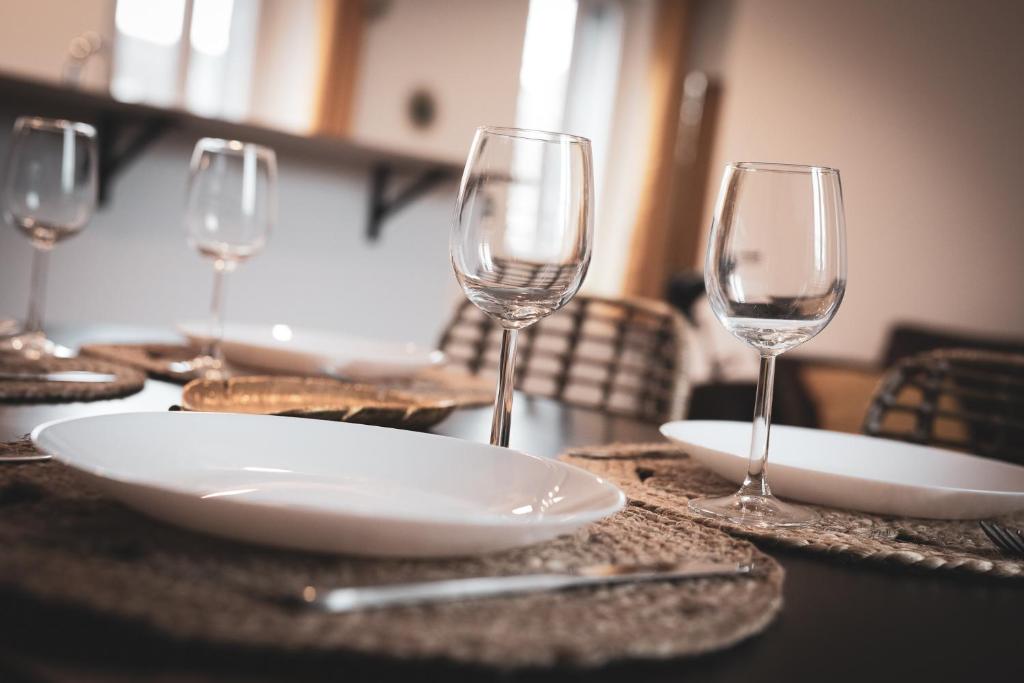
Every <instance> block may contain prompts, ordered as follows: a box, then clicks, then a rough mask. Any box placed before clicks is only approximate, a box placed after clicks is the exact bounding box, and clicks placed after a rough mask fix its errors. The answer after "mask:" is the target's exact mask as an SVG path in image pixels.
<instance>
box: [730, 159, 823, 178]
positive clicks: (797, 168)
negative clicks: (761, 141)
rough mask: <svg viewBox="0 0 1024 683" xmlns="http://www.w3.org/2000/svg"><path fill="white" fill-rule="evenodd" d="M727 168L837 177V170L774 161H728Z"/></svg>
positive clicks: (813, 165)
mask: <svg viewBox="0 0 1024 683" xmlns="http://www.w3.org/2000/svg"><path fill="white" fill-rule="evenodd" d="M726 167H727V168H731V169H734V170H737V171H754V172H758V171H761V172H765V173H823V174H827V175H839V169H838V168H833V167H831V166H819V165H817V164H784V163H780V162H776V161H730V162H729V163H728V164H726Z"/></svg>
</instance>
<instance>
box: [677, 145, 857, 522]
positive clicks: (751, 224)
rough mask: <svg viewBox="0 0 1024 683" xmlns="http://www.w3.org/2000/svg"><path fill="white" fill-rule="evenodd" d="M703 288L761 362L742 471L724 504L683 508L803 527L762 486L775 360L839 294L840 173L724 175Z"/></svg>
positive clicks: (746, 166)
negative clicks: (747, 457)
mask: <svg viewBox="0 0 1024 683" xmlns="http://www.w3.org/2000/svg"><path fill="white" fill-rule="evenodd" d="M704 281H705V286H706V288H707V293H708V300H709V302H710V304H711V308H712V310H713V311H714V313H715V316H716V317H717V318H718V320H719V322H721V323H722V325H723V326H724V327H725V328H726V329H727V330H728V331H729V332H730V333H731V334H732V335H733V336H735V337H736V338H737V339H739V340H741V341H743V342H744V343H746V344H748V345H750V346H752V347H753V348H755V349H757V351H758V352H759V354H760V355H761V367H760V373H759V376H758V386H757V397H756V399H755V406H754V424H753V431H752V437H751V450H750V462H749V466H748V471H747V476H746V479H745V481H744V483H743V485H742V486H741V487H740V490H739V491H738V492H737V493H736V494H734V495H731V496H725V497H722V498H714V499H701V500H695V501H691V502H690V508H691V509H692V510H694V511H695V512H698V513H701V514H704V515H708V516H712V517H718V518H725V519H728V520H729V521H732V522H735V523H738V524H744V525H754V526H795V525H800V524H806V523H808V522H810V521H813V519H814V518H815V517H816V514H815V513H814V512H813V511H811V510H809V509H805V508H802V507H799V506H795V505H790V504H788V503H783V502H782V501H780V500H778V499H776V498H775V497H774V496H773V495H772V494H771V489H770V487H769V486H768V475H767V469H766V465H767V456H768V443H769V438H768V436H769V427H770V423H771V400H772V390H773V384H774V373H775V358H776V356H778V355H779V354H781V353H783V352H785V351H787V350H789V349H792V348H794V347H796V346H799V345H800V344H803V343H804V342H806V341H808V340H810V339H811V338H813V337H814V336H816V335H817V334H818V333H820V332H821V331H822V330H823V329H825V327H826V326H827V325H828V323H829V322H830V321H831V320H832V318H833V317H834V316H835V314H836V311H837V310H838V309H839V305H840V304H841V303H842V300H843V295H844V293H845V291H846V224H845V217H844V213H843V193H842V184H841V181H840V178H839V172H838V171H837V170H835V169H832V168H827V167H824V166H799V165H793V164H775V163H750V162H744V163H734V164H729V165H727V166H726V169H725V173H724V175H723V178H722V185H721V188H720V190H719V195H718V202H717V204H716V207H715V215H714V221H713V223H712V227H711V236H710V239H709V242H708V252H707V260H706V262H705V268H704Z"/></svg>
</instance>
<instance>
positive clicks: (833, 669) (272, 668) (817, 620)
mask: <svg viewBox="0 0 1024 683" xmlns="http://www.w3.org/2000/svg"><path fill="white" fill-rule="evenodd" d="M88 332H89V331H87V330H83V331H82V333H83V334H82V335H73V336H71V338H69V337H68V336H65V337H64V338H63V339H60V341H64V342H65V343H77V342H78V341H80V338H81V336H83V335H84V337H85V338H90V337H91V338H96V337H97V336H100V337H106V338H108V339H109V338H111V337H112V336H116V332H117V331H116V330H110V329H108V330H105V332H106V334H102V335H97V334H96V330H93V331H91V333H88ZM124 338H125V337H123V336H122V337H121V338H120V340H121V341H123V340H124ZM179 396H180V387H177V386H175V385H172V384H167V383H164V382H157V381H153V380H150V381H148V382H147V384H146V387H145V389H144V390H143V391H142V392H141V393H139V394H136V395H134V396H131V397H128V398H125V399H121V400H117V401H102V402H95V403H77V404H63V405H42V406H40V405H37V406H2V407H0V439H3V440H5V441H7V440H10V439H13V438H16V437H18V436H20V435H22V434H24V433H26V432H27V431H29V430H30V429H31V428H32V427H34V426H35V425H36V424H38V423H40V422H43V421H46V420H51V419H56V418H58V417H64V416H71V415H89V414H96V413H100V412H115V411H134V410H166V409H167V407H168V406H169V405H171V404H172V403H175V402H176V401H177V400H178V398H179ZM489 429H490V413H489V410H488V409H474V410H464V411H459V412H457V413H456V414H454V415H453V416H452V417H450V418H449V419H448V420H446V421H445V422H444V423H442V424H441V425H440V426H439V427H438V428H437V429H436V430H434V431H436V432H437V433H440V434H447V435H450V436H456V437H461V438H468V439H474V440H480V441H485V440H486V438H487V435H488V433H489ZM660 439H661V437H660V436H659V434H658V431H657V428H656V427H655V426H654V425H649V424H643V423H639V422H634V421H631V420H625V419H621V418H609V417H607V416H604V415H601V414H599V413H595V412H592V411H587V410H581V409H575V408H569V407H566V406H564V405H561V404H558V403H555V402H552V401H547V400H543V399H533V398H528V397H524V396H517V397H516V406H515V411H514V415H513V422H512V446H513V447H515V448H519V449H522V450H526V451H529V452H532V453H536V454H538V455H545V456H554V455H556V454H557V453H558V452H560V451H561V450H562V449H564V448H566V447H568V446H572V445H584V444H593V443H608V442H611V441H633V442H636V441H659V440H660ZM766 550H768V551H769V552H770V553H771V554H772V555H774V556H775V557H776V558H778V559H779V561H780V562H781V563H782V565H783V566H784V567H785V568H786V572H787V575H786V584H785V593H784V595H785V606H784V608H783V611H782V614H781V615H780V617H779V619H778V620H777V621H776V623H774V624H773V625H771V626H770V627H769V628H768V630H767V631H766V632H765V633H764V634H762V635H760V636H758V637H756V638H753V639H751V640H748V641H746V642H744V643H742V644H740V645H739V646H737V647H735V648H732V649H730V650H727V651H724V652H719V653H715V654H712V655H709V656H706V657H703V658H699V659H694V660H684V661H669V662H639V663H637V662H631V663H625V664H616V665H613V666H609V667H605V668H602V669H599V670H597V671H584V672H580V671H573V670H566V669H551V670H543V671H527V672H517V673H498V674H496V673H494V672H491V671H485V670H479V669H469V668H465V667H454V666H451V665H447V664H444V663H441V662H435V663H418V664H415V665H414V664H405V663H396V662H393V661H384V660H377V659H372V658H365V657H359V658H353V657H349V656H341V655H339V656H317V657H296V656H294V655H291V656H286V655H282V654H279V653H274V652H268V651H252V650H245V649H238V648H232V649H225V648H219V647H210V646H207V645H203V644H199V643H182V642H174V641H170V640H168V639H166V638H165V637H163V636H162V635H161V634H159V633H156V632H153V631H151V630H149V629H147V628H145V627H141V626H139V625H137V624H128V623H122V622H118V621H114V620H111V619H106V618H102V617H99V616H96V615H94V614H89V613H84V612H82V611H79V610H77V609H74V608H71V607H67V606H63V605H55V604H43V603H40V602H37V601H35V600H33V599H31V598H29V597H27V596H25V595H23V594H20V593H18V592H17V591H13V590H9V589H8V590H4V589H3V588H2V587H0V610H2V611H0V681H5V682H6V681H17V680H44V681H51V680H52V681H98V682H99V681H102V682H105V681H138V680H159V681H162V682H165V681H214V680H216V681H260V682H262V681H321V680H323V681H328V680H346V681H349V680H362V679H365V680H400V679H401V680H406V679H408V680H481V679H485V680H486V679H500V680H538V681H542V680H559V681H566V680H576V679H578V680H586V681H603V680H615V681H679V680H683V679H687V680H695V681H723V682H724V681H730V682H734V681H743V680H746V681H776V680H777V681H804V680H808V681H809V680H815V681H818V680H826V681H837V682H838V681H887V680H912V681H927V682H929V683H931V682H934V681H965V680H974V679H981V680H990V681H1003V680H1006V681H1019V680H1024V673H1022V671H1024V668H1022V663H1021V662H1022V658H1024V655H1022V653H1024V582H1017V583H1013V582H1007V581H994V580H983V579H965V578H963V577H957V578H950V577H941V576H935V575H932V574H929V573H925V572H910V571H897V570H886V569H880V568H876V567H871V566H866V565H862V564H851V563H845V562H840V561H836V560H830V559H827V558H823V557H818V556H814V555H808V554H798V553H794V552H788V551H779V550H777V549H774V548H766ZM0 552H2V549H0ZM126 590H130V588H128V587H126ZM581 628H585V625H581Z"/></svg>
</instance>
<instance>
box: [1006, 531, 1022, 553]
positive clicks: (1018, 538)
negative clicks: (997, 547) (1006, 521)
mask: <svg viewBox="0 0 1024 683" xmlns="http://www.w3.org/2000/svg"><path fill="white" fill-rule="evenodd" d="M1003 531H1005V532H1006V535H1007V536H1009V538H1010V540H1011V541H1012V542H1013V547H1015V548H1016V549H1017V552H1018V553H1020V554H1021V555H1024V533H1021V530H1020V529H1011V528H1010V527H1003Z"/></svg>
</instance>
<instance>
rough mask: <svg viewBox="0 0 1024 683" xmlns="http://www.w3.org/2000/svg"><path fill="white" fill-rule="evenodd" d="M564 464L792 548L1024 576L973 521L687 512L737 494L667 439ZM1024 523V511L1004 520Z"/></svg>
mask: <svg viewBox="0 0 1024 683" xmlns="http://www.w3.org/2000/svg"><path fill="white" fill-rule="evenodd" d="M562 459H563V460H565V461H566V462H569V463H572V464H574V465H577V466H579V467H583V468H585V469H588V470H590V471H592V472H594V473H595V474H597V475H599V476H602V477H605V478H607V479H609V480H611V481H614V482H615V483H616V484H618V485H619V486H620V487H621V488H622V490H623V491H625V493H626V495H628V496H629V498H630V500H632V501H636V502H638V503H641V504H644V505H646V506H649V507H650V509H652V510H657V511H665V512H671V513H673V514H675V515H679V516H680V517H684V518H687V519H691V520H695V521H698V522H700V523H702V524H705V525H708V526H710V527H715V528H720V529H724V530H725V531H728V532H729V533H733V534H737V535H740V536H746V537H749V538H754V539H758V540H765V541H770V542H773V543H778V544H780V545H784V546H788V547H791V548H798V549H801V550H808V551H811V552H817V553H826V554H829V555H835V556H840V557H844V558H849V559H851V560H857V561H867V562H874V563H880V564H889V565H900V566H905V567H915V568H919V569H931V570H938V571H947V572H961V573H971V574H984V575H987V576H994V577H1001V578H1015V579H1021V578H1024V558H1020V559H1017V558H1012V557H1010V556H1008V555H1006V554H1005V553H1003V552H1002V551H1000V550H999V549H997V548H996V547H995V546H993V545H992V543H991V542H990V541H989V540H988V538H986V537H985V534H984V532H982V530H981V529H980V528H979V527H978V523H977V521H972V520H937V519H910V518H901V517H885V516H882V515H873V514H870V513H866V512H855V511H850V510H836V509H834V508H826V507H821V506H817V505H812V506H810V507H813V508H815V509H816V510H817V511H818V512H819V513H821V516H822V518H821V520H820V521H819V522H817V523H816V524H813V525H811V526H807V527H797V528H778V529H754V528H747V527H742V526H738V525H736V524H732V523H730V522H727V521H720V520H714V519H710V518H707V517H703V516H701V515H697V514H694V513H692V512H690V510H689V508H688V507H687V502H688V501H689V500H690V499H691V498H701V497H705V496H721V495H725V494H728V493H732V492H733V491H735V490H736V485H735V484H733V483H731V482H728V481H726V480H725V479H722V478H721V477H719V476H718V475H717V474H715V473H713V472H712V471H711V470H709V469H707V468H705V467H704V466H702V465H701V464H700V463H698V462H697V461H696V460H693V459H692V458H690V457H689V456H688V455H686V453H685V451H684V450H682V449H681V448H680V447H678V446H676V445H673V444H668V443H650V444H612V445H609V446H597V447H591V448H579V449H574V450H571V451H569V453H568V454H566V455H565V456H563V457H562ZM1007 522H1008V523H1010V524H1015V525H1017V526H1024V514H1019V515H1018V516H1017V517H1016V519H1007Z"/></svg>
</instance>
